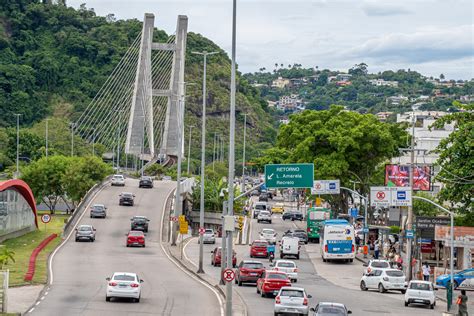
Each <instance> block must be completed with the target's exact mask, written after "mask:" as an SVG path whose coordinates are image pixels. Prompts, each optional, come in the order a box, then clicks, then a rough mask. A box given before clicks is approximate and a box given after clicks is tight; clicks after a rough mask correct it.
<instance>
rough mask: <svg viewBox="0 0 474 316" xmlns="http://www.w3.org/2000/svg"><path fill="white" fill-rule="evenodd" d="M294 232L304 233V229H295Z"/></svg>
mask: <svg viewBox="0 0 474 316" xmlns="http://www.w3.org/2000/svg"><path fill="white" fill-rule="evenodd" d="M295 233H303V234H304V233H306V231H304V230H302V229H295Z"/></svg>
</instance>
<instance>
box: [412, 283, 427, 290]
mask: <svg viewBox="0 0 474 316" xmlns="http://www.w3.org/2000/svg"><path fill="white" fill-rule="evenodd" d="M410 289H412V290H418V291H431V284H428V283H418V282H412V283H410Z"/></svg>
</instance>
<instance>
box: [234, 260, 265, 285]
mask: <svg viewBox="0 0 474 316" xmlns="http://www.w3.org/2000/svg"><path fill="white" fill-rule="evenodd" d="M264 271H265V267H264V266H263V263H261V262H260V261H250V260H244V261H241V262H240V264H239V267H238V268H237V269H236V270H235V284H238V285H239V286H242V283H243V282H257V280H258V279H259V278H260V276H261V275H262V273H263V272H264Z"/></svg>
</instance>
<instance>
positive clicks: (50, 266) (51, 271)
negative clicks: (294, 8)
mask: <svg viewBox="0 0 474 316" xmlns="http://www.w3.org/2000/svg"><path fill="white" fill-rule="evenodd" d="M105 187H106V185H104V186H103V187H102V188H101V189H100V190H99V191H97V192H96V193H95V194H94V196H93V197H92V199H91V200H90V202H89V203H88V204H87V206H86V209H85V210H84V212H82V214H81V216H80V217H79V219H78V220H77V222H76V225H74V226H73V227H72V228H73V229H71V231H70V232H69V235H67V237H66V238H65V239H64V240H63V242H62V243H61V244H60V245H59V246H58V247H57V248H56V249H55V250H54V251H53V253H52V254H51V256H50V257H49V276H50V278H49V285H50V286H51V285H52V284H53V280H54V274H53V259H54V256H55V255H56V253H57V252H58V251H59V250H60V249H61V248H62V247H63V246H64V245H65V244H66V242H67V241H68V240H69V238H70V237H71V235H72V233H73V232H74V228H76V227H77V225H78V224H79V222H80V221H81V220H82V218H83V217H84V214H86V213H87V212H86V210H88V209H89V207H90V205H91V203H92V202H93V201H94V200H95V198H96V197H97V195H98V194H99V193H100V192H102V190H103V189H104V188H105ZM48 289H49V288H48Z"/></svg>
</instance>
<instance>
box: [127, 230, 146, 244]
mask: <svg viewBox="0 0 474 316" xmlns="http://www.w3.org/2000/svg"><path fill="white" fill-rule="evenodd" d="M125 236H127V247H132V246H138V247H145V234H144V233H143V232H142V231H138V230H131V231H129V232H128V234H125Z"/></svg>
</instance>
